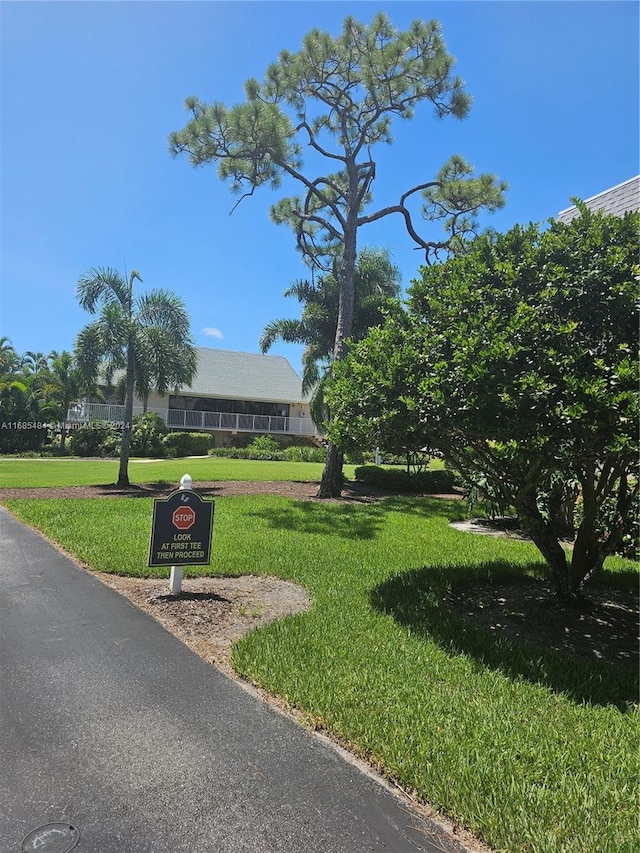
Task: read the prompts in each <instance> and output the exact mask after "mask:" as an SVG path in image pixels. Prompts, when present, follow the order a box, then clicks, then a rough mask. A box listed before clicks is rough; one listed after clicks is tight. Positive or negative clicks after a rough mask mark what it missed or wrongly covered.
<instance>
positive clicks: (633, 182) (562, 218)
mask: <svg viewBox="0 0 640 853" xmlns="http://www.w3.org/2000/svg"><path fill="white" fill-rule="evenodd" d="M584 203H585V204H586V205H587V207H588V208H589V210H593V211H598V210H601V211H602V212H603V213H612V214H613V215H614V216H624V214H625V213H628V212H629V211H632V210H640V175H636V176H635V178H629V180H628V181H623V182H622V183H621V184H617V185H616V186H615V187H611V188H610V189H608V190H603V192H601V193H598V194H597V195H593V196H591V198H585V200H584ZM579 214H580V211H579V210H578V208H577V207H576V206H575V205H572V206H571V207H567V208H565V210H561V211H560V213H559V214H558V215H557V216H556V219H557V220H558V221H559V222H564V223H565V224H567V225H568V224H569V223H570V222H571V220H572V219H575V217H576V216H579Z"/></svg>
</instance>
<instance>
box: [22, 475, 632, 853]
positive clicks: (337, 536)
mask: <svg viewBox="0 0 640 853" xmlns="http://www.w3.org/2000/svg"><path fill="white" fill-rule="evenodd" d="M189 461H191V460H189ZM17 464H21V463H17ZM60 464H61V465H64V464H67V463H60ZM105 464H106V463H105ZM171 464H175V463H171ZM214 464H215V461H214ZM190 473H192V471H190ZM271 478H272V477H269V479H271ZM207 479H214V478H213V477H208V478H207ZM235 479H237V477H236V478H235ZM6 503H7V505H8V506H9V507H10V509H11V510H12V511H13V512H14V513H16V514H17V515H18V516H19V517H20V518H22V519H24V520H25V521H27V522H28V523H30V524H33V525H34V526H36V527H38V528H40V529H41V530H43V531H44V532H45V533H46V534H47V535H48V536H50V537H51V538H52V539H54V540H55V541H57V542H58V543H60V544H61V545H62V546H63V547H64V548H66V549H67V550H68V551H70V552H72V553H74V554H75V555H76V556H77V557H79V558H80V559H81V560H82V561H84V562H85V563H87V564H89V565H90V566H92V567H93V568H95V569H99V570H101V571H107V572H117V573H120V574H127V575H134V576H146V575H151V574H153V575H158V576H161V575H162V574H163V571H162V570H160V569H148V568H147V566H146V562H147V548H148V541H149V533H150V523H151V512H152V501H151V500H148V499H146V498H138V499H135V498H131V499H100V500H65V501H56V500H48V501H33V500H19V501H7V502H6ZM461 510H462V511H464V507H461V506H460V505H459V504H455V503H453V502H452V503H446V502H442V501H437V500H435V499H428V498H423V499H418V498H394V499H389V500H387V501H384V502H380V503H375V504H328V503H315V502H307V503H303V502H296V501H292V500H289V499H285V498H277V497H267V496H255V497H226V498H225V497H222V498H218V499H217V500H216V511H215V521H214V536H213V551H212V566H211V567H192V568H191V569H190V570H189V572H188V573H190V574H192V575H195V574H216V573H220V574H244V573H258V574H271V575H277V576H279V577H282V578H286V579H290V580H294V581H297V582H298V583H300V584H303V585H304V586H305V587H306V588H307V589H308V590H309V593H310V595H311V598H312V602H313V603H312V608H311V610H310V611H309V612H307V613H305V614H301V615H298V616H295V617H289V618H287V619H284V620H283V621H281V622H278V623H275V624H273V625H270V626H268V627H266V628H262V629H260V630H257V631H255V632H253V633H251V634H249V635H247V636H246V637H245V638H243V639H242V640H241V641H240V642H239V643H237V644H236V646H235V649H234V664H235V666H236V668H237V669H238V671H239V672H241V673H242V674H244V675H246V676H247V677H249V678H251V679H253V680H255V681H256V682H258V683H259V684H262V685H263V686H265V687H266V688H267V689H269V690H271V691H272V692H274V693H277V694H279V695H281V696H283V697H284V698H285V699H286V700H287V701H288V702H289V703H290V704H291V705H293V706H296V707H298V708H301V709H303V710H304V711H305V712H306V714H307V715H308V718H309V720H311V721H313V722H315V723H317V724H318V725H320V726H323V727H326V728H328V729H330V730H331V731H332V732H333V733H334V734H335V735H337V736H339V737H341V738H343V739H344V740H346V741H347V742H349V743H350V744H352V746H353V748H355V749H357V750H358V751H359V752H360V753H361V754H363V755H365V756H367V757H368V758H369V759H370V760H371V761H372V762H374V763H375V764H377V765H379V766H380V767H382V768H384V769H385V771H386V772H387V773H389V774H390V775H391V776H393V777H395V778H397V779H398V780H400V782H401V783H402V784H403V785H405V786H407V787H408V788H410V789H412V790H414V791H416V792H417V793H418V795H419V796H420V797H422V798H424V799H425V800H427V801H429V802H430V803H432V804H433V805H434V806H435V807H437V808H438V809H440V810H442V811H443V812H444V813H446V814H447V815H448V816H449V817H451V818H452V819H454V820H456V821H458V822H460V823H461V824H463V825H465V826H467V827H469V828H470V829H471V830H472V831H473V832H474V833H475V834H476V835H477V836H479V837H480V838H482V839H484V840H485V841H486V842H488V843H489V844H492V845H493V846H494V847H495V848H497V849H499V850H508V851H511V853H525V851H526V853H587V851H588V853H593V851H598V853H631V851H634V852H635V850H636V849H637V847H638V820H637V815H638V778H639V775H638V774H639V767H638V763H639V762H638V748H637V745H638V731H639V728H638V713H637V707H635V706H634V700H635V699H637V696H638V684H637V673H636V671H635V668H633V667H625V666H622V665H620V666H617V665H613V664H607V663H604V662H599V661H593V662H591V661H589V662H586V661H584V662H583V661H576V660H573V659H567V658H566V657H564V656H563V655H561V654H559V653H552V652H549V651H546V650H545V649H544V648H543V647H542V646H541V647H535V648H534V647H531V646H526V645H524V644H520V643H518V642H515V641H513V642H510V641H507V640H505V639H499V638H496V637H495V636H494V635H492V634H491V633H490V632H489V631H488V630H487V629H482V628H480V627H478V626H473V625H471V624H470V623H466V622H463V621H461V620H460V619H459V618H457V617H455V616H454V615H453V614H452V612H451V611H450V610H449V608H448V607H447V606H446V604H445V603H444V601H443V595H442V593H443V591H444V590H445V589H446V588H447V587H450V586H452V585H457V584H462V585H464V584H468V583H469V582H471V581H477V580H478V579H486V580H487V581H488V582H492V581H496V580H498V579H504V578H507V577H516V578H517V577H522V576H526V575H532V574H537V573H539V572H540V571H542V570H543V567H542V566H541V565H540V562H539V555H538V552H537V551H536V550H535V549H534V548H533V546H531V545H529V544H527V543H523V542H518V541H513V540H498V539H493V538H490V537H480V536H475V535H472V534H468V533H461V532H459V531H456V530H453V529H452V528H450V527H449V525H448V520H449V519H451V518H454V517H457V516H458V515H459V513H460V511H461ZM636 570H637V567H636V566H634V565H633V564H631V563H628V562H625V561H622V560H611V561H609V564H608V574H609V575H610V579H611V580H612V581H613V582H616V583H619V584H621V585H625V584H626V585H627V586H628V585H629V584H635V585H636V586H637V574H636ZM164 574H166V571H165V572H164Z"/></svg>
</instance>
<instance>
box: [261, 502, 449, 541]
mask: <svg viewBox="0 0 640 853" xmlns="http://www.w3.org/2000/svg"><path fill="white" fill-rule="evenodd" d="M391 512H401V513H402V514H403V515H413V516H419V517H422V518H425V519H426V518H433V516H434V515H441V516H444V517H445V518H446V519H447V520H452V519H459V518H460V517H461V513H464V507H463V506H460V504H459V502H457V501H447V500H442V499H439V498H407V497H404V498H402V497H390V498H384V499H374V500H362V499H359V498H356V499H346V500H335V501H333V500H330V501H319V500H315V501H291V502H290V503H287V504H286V505H284V506H275V507H274V506H273V505H269V506H268V507H265V509H264V510H253V511H252V512H250V513H248V514H249V515H251V516H254V517H255V518H261V519H264V520H265V521H267V522H268V524H269V526H270V527H273V528H275V529H278V530H295V531H296V532H298V533H309V534H321V535H331V536H338V537H340V538H343V539H374V538H375V537H376V535H377V533H378V532H379V530H380V529H381V527H382V524H383V520H384V518H385V516H386V515H388V514H389V513H391Z"/></svg>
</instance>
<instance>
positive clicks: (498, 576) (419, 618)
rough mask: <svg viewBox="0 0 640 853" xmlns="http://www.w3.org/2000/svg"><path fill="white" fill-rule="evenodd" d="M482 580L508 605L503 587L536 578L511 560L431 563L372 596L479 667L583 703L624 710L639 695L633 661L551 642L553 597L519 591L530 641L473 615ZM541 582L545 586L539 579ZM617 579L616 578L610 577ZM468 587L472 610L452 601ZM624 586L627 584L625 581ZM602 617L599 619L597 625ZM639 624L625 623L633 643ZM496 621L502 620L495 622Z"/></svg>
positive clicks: (417, 631) (410, 625) (416, 630)
mask: <svg viewBox="0 0 640 853" xmlns="http://www.w3.org/2000/svg"><path fill="white" fill-rule="evenodd" d="M530 568H534V569H537V568H538V567H537V566H536V567H530ZM534 573H535V572H534ZM465 574H466V575H467V577H466V579H465ZM478 583H482V584H483V585H484V586H483V587H482V588H483V589H488V588H489V585H490V584H493V585H494V587H495V586H497V588H498V589H499V596H497V597H496V596H495V595H494V596H493V598H494V599H495V600H496V601H498V602H499V603H500V604H501V605H504V604H505V603H506V604H507V605H508V604H509V598H508V595H509V593H508V592H507V597H506V598H505V596H504V595H503V589H504V590H513V589H514V587H516V586H517V585H518V584H520V585H522V586H523V587H524V586H525V585H529V586H530V585H533V584H535V583H536V581H534V580H533V579H532V577H530V576H529V577H524V576H523V572H521V571H518V570H516V569H514V567H513V566H511V565H509V564H508V563H501V562H495V563H487V564H483V565H476V566H473V567H469V568H463V567H458V568H454V569H445V568H441V567H437V566H431V567H424V568H422V569H416V570H413V571H411V572H407V573H406V574H402V575H396V576H394V577H392V578H390V579H388V580H387V581H385V582H384V583H382V584H380V585H379V586H378V587H376V588H375V589H374V590H372V592H371V595H370V598H371V603H372V605H373V607H374V608H376V609H377V610H379V611H382V612H383V613H388V614H390V615H391V616H393V618H394V619H395V620H396V622H397V623H398V624H399V625H402V626H403V627H405V628H409V629H410V630H411V632H412V633H413V634H415V635H417V636H422V637H425V638H427V637H428V638H430V639H432V640H435V641H436V642H437V643H439V644H440V645H441V646H442V647H443V648H445V649H447V650H448V651H451V652H452V653H454V654H465V655H467V656H469V657H470V658H472V659H473V660H474V661H475V662H476V664H477V666H478V667H489V668H491V669H495V670H500V671H502V672H503V673H505V674H506V675H508V676H509V677H510V678H513V679H516V680H518V679H526V680H527V681H529V682H531V683H533V684H542V685H544V686H546V687H548V688H550V689H551V690H553V691H554V692H556V693H562V694H565V695H567V696H569V697H571V699H573V700H574V701H576V702H580V703H581V702H588V703H590V704H594V705H615V706H617V707H618V708H619V709H620V710H623V711H624V710H628V709H629V708H630V707H631V706H632V705H633V704H635V703H636V702H637V700H638V689H639V685H638V668H637V665H636V664H635V663H632V662H629V661H627V662H625V661H621V660H615V661H612V660H604V659H598V658H593V659H591V658H589V657H586V656H581V655H576V654H573V653H570V652H568V651H567V650H561V649H558V648H549V646H548V644H547V643H548V641H547V636H546V633H545V627H546V626H548V625H549V620H550V603H549V602H550V599H549V598H548V597H546V603H545V604H543V605H542V607H539V606H538V607H535V606H531V601H530V600H527V599H526V598H522V596H521V595H520V597H519V601H520V603H522V601H525V603H526V608H525V610H524V612H523V613H521V614H520V616H521V617H522V619H523V620H525V621H527V626H526V627H527V632H526V633H527V636H528V637H529V638H531V637H533V638H534V639H533V641H530V640H529V639H527V640H525V639H523V638H522V637H521V636H520V637H519V636H517V635H516V634H515V633H513V632H504V631H496V624H495V620H493V621H494V624H491V621H492V620H487V619H485V620H484V623H483V620H482V619H477V618H473V613H471V616H472V618H469V610H472V611H473V610H474V609H476V607H477V603H478V602H477V599H478V598H479V592H478V587H477V584H478ZM537 583H538V585H539V586H542V585H541V584H540V583H539V581H538V582H537ZM615 583H616V580H615V579H614V578H613V577H612V584H615ZM452 584H453V589H452V588H451V586H452ZM465 587H466V592H467V593H468V594H467V598H466V610H467V613H465V612H464V610H465V607H464V606H463V608H462V609H461V608H460V607H458V606H453V605H454V600H455V598H456V593H459V592H461V591H463V590H464V589H465ZM620 587H621V588H622V589H624V588H625V583H624V581H623V583H621V584H620ZM474 599H476V600H475V601H474ZM474 605H476V607H474ZM565 615H566V616H567V624H575V622H573V621H572V620H577V619H578V616H577V615H576V614H570V613H566V614H565ZM597 621H598V619H597V618H595V619H594V624H595V622H597ZM503 622H504V620H503ZM634 625H635V627H636V628H637V614H636V613H633V614H632V615H631V616H630V617H629V618H628V619H626V620H625V622H624V630H625V631H631V635H630V636H627V637H626V639H625V642H627V643H628V644H629V646H631V647H633V645H634V633H635V632H634V630H633V627H634ZM497 627H498V628H502V627H504V626H503V624H500V623H498V625H497ZM587 636H588V635H587ZM588 638H589V639H592V638H591V637H588ZM582 639H583V640H584V639H585V638H582ZM635 642H636V643H637V640H635Z"/></svg>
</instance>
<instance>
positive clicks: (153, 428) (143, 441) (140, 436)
mask: <svg viewBox="0 0 640 853" xmlns="http://www.w3.org/2000/svg"><path fill="white" fill-rule="evenodd" d="M167 432H168V430H167V425H166V424H165V422H164V421H163V420H162V418H161V417H160V416H159V415H156V414H155V412H146V413H145V414H144V415H136V417H135V418H134V419H133V425H132V427H131V455H132V456H146V457H150V456H153V457H157V456H165V455H166V448H165V446H164V444H163V443H162V440H163V438H164V436H165V435H167Z"/></svg>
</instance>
